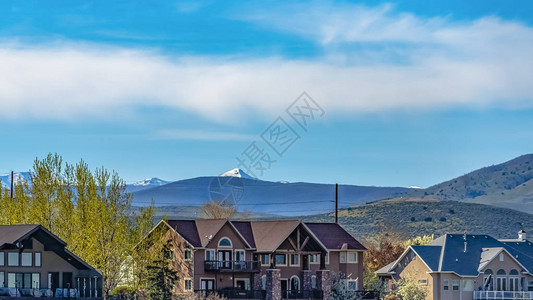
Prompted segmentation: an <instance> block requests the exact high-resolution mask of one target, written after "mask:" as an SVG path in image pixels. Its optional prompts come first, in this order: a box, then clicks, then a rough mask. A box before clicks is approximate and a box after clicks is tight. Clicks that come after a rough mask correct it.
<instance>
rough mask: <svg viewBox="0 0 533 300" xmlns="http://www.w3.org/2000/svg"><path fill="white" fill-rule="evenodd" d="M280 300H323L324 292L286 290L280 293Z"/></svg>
mask: <svg viewBox="0 0 533 300" xmlns="http://www.w3.org/2000/svg"><path fill="white" fill-rule="evenodd" d="M281 298H282V299H323V298H324V292H323V291H321V290H310V291H309V290H287V291H281Z"/></svg>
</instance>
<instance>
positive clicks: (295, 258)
mask: <svg viewBox="0 0 533 300" xmlns="http://www.w3.org/2000/svg"><path fill="white" fill-rule="evenodd" d="M298 261H299V255H298V254H291V265H298V264H299V262H298Z"/></svg>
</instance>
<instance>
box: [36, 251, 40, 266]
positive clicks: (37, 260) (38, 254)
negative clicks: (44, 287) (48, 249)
mask: <svg viewBox="0 0 533 300" xmlns="http://www.w3.org/2000/svg"><path fill="white" fill-rule="evenodd" d="M35 266H36V267H40V266H41V253H39V252H37V253H35Z"/></svg>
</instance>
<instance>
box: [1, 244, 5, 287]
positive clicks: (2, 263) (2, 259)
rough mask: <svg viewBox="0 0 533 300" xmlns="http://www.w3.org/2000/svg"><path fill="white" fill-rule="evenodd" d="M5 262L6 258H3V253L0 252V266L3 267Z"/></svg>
mask: <svg viewBox="0 0 533 300" xmlns="http://www.w3.org/2000/svg"><path fill="white" fill-rule="evenodd" d="M5 260H6V258H5V254H4V252H0V266H2V267H3V266H4V264H5ZM0 287H3V285H0Z"/></svg>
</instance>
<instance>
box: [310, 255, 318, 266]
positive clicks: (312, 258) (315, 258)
mask: <svg viewBox="0 0 533 300" xmlns="http://www.w3.org/2000/svg"><path fill="white" fill-rule="evenodd" d="M309 263H310V264H318V263H320V255H319V254H311V255H309Z"/></svg>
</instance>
